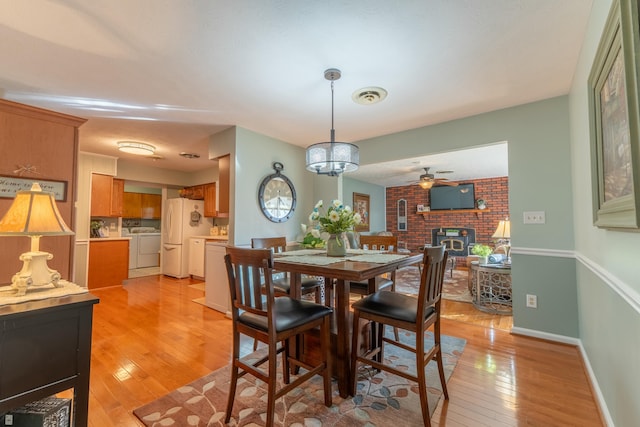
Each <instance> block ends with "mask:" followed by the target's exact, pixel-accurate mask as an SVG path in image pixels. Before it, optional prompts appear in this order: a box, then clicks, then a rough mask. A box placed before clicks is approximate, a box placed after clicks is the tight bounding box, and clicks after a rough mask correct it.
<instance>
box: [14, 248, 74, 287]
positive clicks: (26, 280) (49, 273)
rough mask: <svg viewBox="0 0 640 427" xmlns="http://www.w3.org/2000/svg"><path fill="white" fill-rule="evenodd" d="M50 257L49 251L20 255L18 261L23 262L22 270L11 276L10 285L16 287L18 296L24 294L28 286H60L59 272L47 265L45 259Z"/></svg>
mask: <svg viewBox="0 0 640 427" xmlns="http://www.w3.org/2000/svg"><path fill="white" fill-rule="evenodd" d="M52 258H53V255H52V254H50V253H49V252H25V253H23V254H22V255H20V261H22V262H23V264H22V270H20V271H19V272H17V273H16V274H14V275H13V277H12V278H11V287H12V288H14V289H17V291H18V293H17V295H18V296H22V295H24V294H26V292H27V288H28V287H37V286H46V285H53V286H55V287H56V288H61V287H62V286H63V285H62V284H61V283H59V281H60V278H61V276H60V273H58V272H57V271H56V270H52V269H50V268H49V266H48V265H47V261H48V260H50V259H52Z"/></svg>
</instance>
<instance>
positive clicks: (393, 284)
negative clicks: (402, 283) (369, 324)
mask: <svg viewBox="0 0 640 427" xmlns="http://www.w3.org/2000/svg"><path fill="white" fill-rule="evenodd" d="M392 279H393V283H392V284H391V292H395V291H396V272H395V271H394V272H393V276H392ZM393 337H394V338H395V339H396V341H398V342H399V341H400V333H399V332H398V328H397V327H395V326H394V327H393ZM380 345H382V342H380Z"/></svg>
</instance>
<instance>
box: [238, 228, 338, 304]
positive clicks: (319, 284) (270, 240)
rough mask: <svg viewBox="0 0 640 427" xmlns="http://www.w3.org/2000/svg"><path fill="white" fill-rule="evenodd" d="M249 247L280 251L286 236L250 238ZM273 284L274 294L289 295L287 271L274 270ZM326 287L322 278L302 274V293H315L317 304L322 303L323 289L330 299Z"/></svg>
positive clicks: (329, 293) (289, 285) (284, 244)
mask: <svg viewBox="0 0 640 427" xmlns="http://www.w3.org/2000/svg"><path fill="white" fill-rule="evenodd" d="M251 247H252V248H255V249H271V250H272V251H273V253H281V252H284V251H285V250H286V249H287V238H286V237H256V238H252V239H251ZM273 286H274V289H275V291H276V295H289V294H290V292H291V280H290V278H289V275H288V273H284V272H280V271H274V277H273ZM327 288H328V286H326V287H325V286H324V280H323V279H318V278H313V277H310V276H302V283H301V290H302V295H307V294H310V293H315V299H316V302H317V303H318V304H320V303H322V291H323V290H324V294H325V299H326V300H328V299H330V295H331V290H330V289H327ZM325 303H326V302H325ZM326 305H330V304H326Z"/></svg>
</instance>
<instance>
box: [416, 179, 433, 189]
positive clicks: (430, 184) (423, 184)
mask: <svg viewBox="0 0 640 427" xmlns="http://www.w3.org/2000/svg"><path fill="white" fill-rule="evenodd" d="M418 185H419V186H420V187H421V188H423V189H425V190H428V189H430V188H431V187H433V181H420V182H419V183H418Z"/></svg>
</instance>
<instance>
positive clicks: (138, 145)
mask: <svg viewBox="0 0 640 427" xmlns="http://www.w3.org/2000/svg"><path fill="white" fill-rule="evenodd" d="M118 150H120V151H122V152H124V153H129V154H137V155H139V156H151V155H152V154H154V153H155V152H156V147H154V146H153V145H151V144H147V143H145V142H136V141H118Z"/></svg>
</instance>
